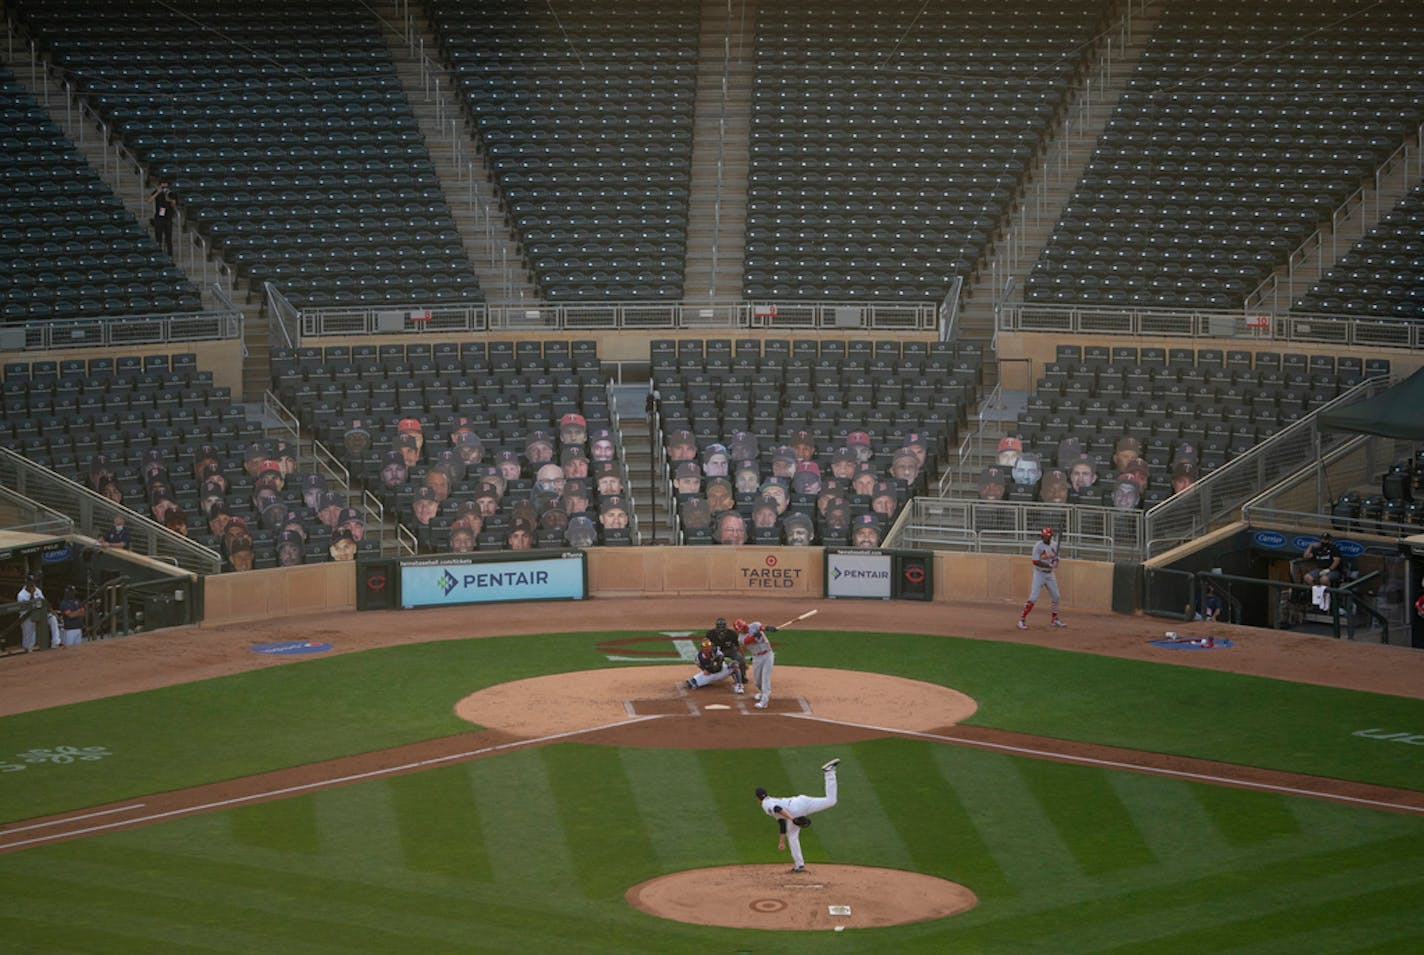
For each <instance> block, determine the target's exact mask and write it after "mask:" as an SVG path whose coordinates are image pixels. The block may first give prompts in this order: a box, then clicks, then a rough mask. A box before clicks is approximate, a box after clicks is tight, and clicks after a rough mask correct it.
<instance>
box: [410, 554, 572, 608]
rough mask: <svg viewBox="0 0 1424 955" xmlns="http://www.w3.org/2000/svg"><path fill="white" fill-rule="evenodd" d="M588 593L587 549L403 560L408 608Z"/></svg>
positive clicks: (559, 596)
mask: <svg viewBox="0 0 1424 955" xmlns="http://www.w3.org/2000/svg"><path fill="white" fill-rule="evenodd" d="M586 596H588V575H587V573H586V572H585V557H584V552H583V551H581V550H574V551H568V552H563V553H559V554H551V555H548V556H544V555H540V556H535V557H527V558H517V557H509V556H506V555H501V556H499V557H494V556H493V555H490V556H488V557H478V556H467V557H454V556H448V555H447V556H443V557H430V558H414V559H410V560H402V561H401V562H400V605H401V606H402V607H406V608H413V607H451V606H456V605H458V604H472V603H498V602H503V601H509V600H582V599H584V598H585V597H586Z"/></svg>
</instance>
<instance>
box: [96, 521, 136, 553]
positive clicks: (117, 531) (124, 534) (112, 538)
mask: <svg viewBox="0 0 1424 955" xmlns="http://www.w3.org/2000/svg"><path fill="white" fill-rule="evenodd" d="M99 546H101V547H117V548H119V549H120V550H128V549H129V529H128V528H127V527H125V526H124V519H123V516H122V515H118V514H115V515H114V526H113V527H111V528H109V529H108V530H106V531H105V532H104V536H103V537H102V538H100V539H99Z"/></svg>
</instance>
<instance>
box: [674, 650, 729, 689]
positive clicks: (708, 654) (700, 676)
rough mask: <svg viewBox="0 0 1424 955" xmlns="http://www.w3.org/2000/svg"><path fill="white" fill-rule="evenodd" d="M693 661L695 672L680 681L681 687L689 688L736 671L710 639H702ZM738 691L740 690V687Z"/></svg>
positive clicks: (722, 677) (716, 679) (711, 681)
mask: <svg viewBox="0 0 1424 955" xmlns="http://www.w3.org/2000/svg"><path fill="white" fill-rule="evenodd" d="M694 662H696V664H697V673H696V674H695V675H693V676H690V677H688V678H687V679H686V680H683V681H682V685H683V687H685V688H686V689H689V690H695V689H697V688H698V687H703V686H707V685H709V684H712V683H716V682H717V681H718V680H725V679H727V677H729V676H731V675H732V674H733V673H734V672H735V671H736V667H735V666H732V665H731V664H729V663H727V661H726V659H724V658H723V656H722V651H721V649H720V648H718V647H717V645H716V644H714V643H713V642H712V641H711V640H703V641H702V647H701V648H700V649H699V650H698V651H697V656H696V657H695V658H694ZM738 692H741V690H740V687H739V688H738Z"/></svg>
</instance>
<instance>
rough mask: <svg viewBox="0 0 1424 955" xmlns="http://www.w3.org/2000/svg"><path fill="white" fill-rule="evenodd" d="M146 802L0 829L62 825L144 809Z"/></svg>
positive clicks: (6, 832) (4, 831) (1, 832)
mask: <svg viewBox="0 0 1424 955" xmlns="http://www.w3.org/2000/svg"><path fill="white" fill-rule="evenodd" d="M145 805H147V804H146V803H141V802H136V803H134V804H133V805H131V806H116V807H115V808H113V809H100V810H98V811H97V812H86V813H84V815H82V816H65V817H63V818H62V819H51V820H50V821H49V822H37V823H34V824H33V825H29V826H16V827H15V828H13V829H0V836H8V835H10V834H11V833H14V832H29V831H30V830H31V829H43V828H45V827H46V826H62V825H64V824H65V823H70V822H78V821H80V820H81V819H93V818H94V817H95V816H112V815H113V814H114V813H116V812H131V811H133V810H135V809H142V808H143V807H144V806H145Z"/></svg>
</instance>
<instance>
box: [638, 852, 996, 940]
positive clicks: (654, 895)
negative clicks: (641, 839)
mask: <svg viewBox="0 0 1424 955" xmlns="http://www.w3.org/2000/svg"><path fill="white" fill-rule="evenodd" d="M790 868H791V866H790V865H789V864H787V863H778V864H777V865H729V866H718V867H717V868H712V869H690V870H688V871H686V872H678V873H674V874H673V875H665V876H659V877H658V878H656V879H649V880H648V881H647V882H641V883H639V884H638V885H635V886H633V887H632V888H631V889H629V890H628V891H627V892H626V893H624V898H626V899H627V900H628V904H629V905H632V906H633V907H634V908H637V909H641V910H642V911H644V912H647V913H648V914H650V915H656V916H658V917H659V918H665V919H672V920H674V921H677V922H691V923H694V924H696V925H720V926H725V927H727V928H751V929H790V930H797V931H812V930H821V931H825V930H833V929H835V927H836V926H838V925H840V926H844V927H845V928H847V929H857V928H884V927H885V926H887V925H904V924H906V923H907V922H926V921H929V920H930V919H942V918H948V917H949V916H951V915H958V914H959V913H961V912H967V911H968V910H970V909H972V908H973V907H974V906H975V905H977V904H978V903H979V898H978V896H976V895H975V894H974V893H973V892H971V891H969V889H967V888H965V887H964V886H962V885H960V884H958V883H957V882H950V881H947V880H945V879H938V878H935V877H934V876H929V875H921V874H920V873H918V872H905V871H903V870H900V869H877V868H873V867H870V866H859V865H829V864H825V863H807V866H806V871H805V872H797V873H794V874H793V873H790V872H789V871H788V870H789V869H790ZM847 910H848V914H842V913H846V912H847ZM833 913H836V914H833Z"/></svg>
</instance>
